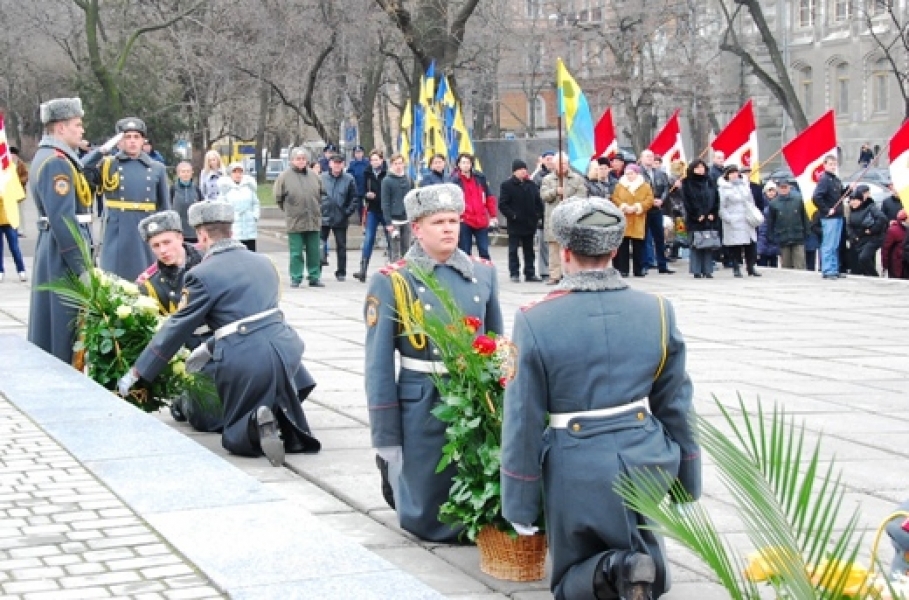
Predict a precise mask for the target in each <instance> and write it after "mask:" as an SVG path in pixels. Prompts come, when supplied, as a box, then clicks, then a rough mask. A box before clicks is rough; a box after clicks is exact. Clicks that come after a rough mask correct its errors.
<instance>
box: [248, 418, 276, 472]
mask: <svg viewBox="0 0 909 600" xmlns="http://www.w3.org/2000/svg"><path fill="white" fill-rule="evenodd" d="M248 431H249V437H250V440H251V441H252V442H254V443H257V444H258V445H259V447H260V448H261V449H262V452H263V454H265V456H266V457H267V458H268V462H270V463H271V464H272V466H273V467H280V466H281V465H283V464H284V442H282V441H281V436H280V435H279V434H278V421H277V419H276V418H275V415H274V413H273V412H271V409H270V408H269V407H267V406H265V405H264V404H263V405H262V406H260V407H259V408H257V409H256V410H255V411H254V412H253V413H252V414H251V415H250V416H249V429H248Z"/></svg>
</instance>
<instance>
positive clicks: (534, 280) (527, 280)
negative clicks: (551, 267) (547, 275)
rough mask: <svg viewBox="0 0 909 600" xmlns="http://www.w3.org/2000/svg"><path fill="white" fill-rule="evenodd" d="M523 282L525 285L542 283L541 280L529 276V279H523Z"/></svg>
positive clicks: (534, 276)
mask: <svg viewBox="0 0 909 600" xmlns="http://www.w3.org/2000/svg"><path fill="white" fill-rule="evenodd" d="M524 281H526V282H527V283H542V282H543V280H542V279H540V278H539V277H537V276H536V275H531V276H530V277H525V278H524Z"/></svg>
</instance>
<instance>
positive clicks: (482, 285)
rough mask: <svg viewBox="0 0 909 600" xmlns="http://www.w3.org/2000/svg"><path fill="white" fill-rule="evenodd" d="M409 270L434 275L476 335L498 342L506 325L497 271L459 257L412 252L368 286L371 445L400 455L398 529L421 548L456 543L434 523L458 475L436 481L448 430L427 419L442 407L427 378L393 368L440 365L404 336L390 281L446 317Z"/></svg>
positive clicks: (455, 531)
mask: <svg viewBox="0 0 909 600" xmlns="http://www.w3.org/2000/svg"><path fill="white" fill-rule="evenodd" d="M412 264H418V265H419V266H420V267H421V268H423V269H424V270H427V271H431V272H432V273H434V274H435V276H436V277H437V278H438V280H439V282H440V283H441V284H442V285H443V286H445V287H446V288H447V289H449V290H451V292H452V294H453V295H454V298H455V301H456V302H457V304H458V306H459V307H460V309H461V310H462V311H463V312H464V314H465V315H467V316H474V317H478V318H479V319H480V320H481V321H482V322H483V326H482V328H481V329H480V330H481V331H484V332H490V331H494V332H495V333H497V334H500V333H502V329H503V323H502V311H501V309H500V308H499V300H498V284H497V282H496V271H495V268H494V267H493V266H492V263H490V262H488V261H484V260H482V259H477V258H474V257H468V256H467V255H466V254H464V253H463V252H461V251H460V250H456V251H455V254H454V255H453V256H452V258H451V259H449V261H448V262H447V263H445V264H439V263H436V262H435V261H433V260H432V259H430V258H429V257H427V256H426V255H425V254H424V253H423V251H422V247H421V246H420V245H419V244H415V245H414V246H413V247H412V248H411V250H410V251H409V252H408V253H407V255H405V257H404V259H403V260H401V261H398V262H397V263H395V264H393V265H391V266H389V267H386V268H385V269H382V270H381V271H380V272H379V274H378V275H377V276H375V277H371V278H370V279H369V290H368V292H367V297H366V305H365V307H364V317H365V321H366V399H367V402H368V405H369V424H370V431H371V434H372V445H373V447H375V448H387V447H394V446H401V447H402V453H403V466H402V472H401V476H400V479H399V482H398V496H397V497H396V498H395V508H396V510H397V513H398V519H399V521H400V524H401V527H402V528H404V529H406V530H407V531H409V532H411V533H413V534H414V535H416V536H417V537H419V538H421V539H424V540H429V541H433V542H455V541H457V539H458V536H459V535H460V533H461V528H459V527H451V526H449V525H446V524H444V523H441V522H440V521H439V507H440V506H441V505H442V504H444V503H445V502H446V501H447V500H448V491H449V489H450V488H451V483H452V477H454V475H455V472H456V469H455V466H454V465H449V467H448V468H447V469H445V470H444V471H442V472H441V473H436V472H435V471H436V465H437V464H438V462H439V460H440V459H441V457H442V446H444V445H445V443H446V439H445V424H444V423H443V422H442V421H440V420H438V419H437V418H436V417H435V416H434V415H433V414H432V413H431V411H432V409H433V408H434V407H435V406H436V404H437V403H438V402H439V393H438V391H437V390H436V387H435V384H434V383H433V380H432V378H431V376H430V375H429V374H428V373H424V372H419V371H415V370H411V369H409V368H403V367H402V368H400V369H397V370H396V368H395V354H396V353H397V354H398V355H399V356H401V357H406V358H414V359H419V360H422V361H438V362H441V357H440V356H439V353H438V350H437V349H435V348H434V347H433V346H432V344H431V343H429V342H426V343H425V345H423V344H421V343H420V342H419V340H415V338H414V336H407V335H401V328H400V315H399V314H398V311H397V310H396V308H395V295H394V291H393V288H392V279H391V274H392V273H395V272H397V273H400V274H401V275H403V277H404V279H405V281H406V282H407V285H408V287H409V288H410V290H411V292H412V293H413V295H414V297H415V298H416V300H417V301H418V302H419V303H420V304H421V305H422V307H423V310H424V311H425V312H430V311H432V312H438V313H439V314H444V313H443V312H442V311H443V307H442V305H441V303H440V302H439V300H438V299H437V298H436V297H435V296H434V295H433V294H432V293H430V292H429V291H428V290H427V289H426V288H425V286H424V285H423V284H422V283H421V282H420V281H418V280H417V279H416V277H415V276H414V274H413V273H412V272H411V271H410V269H409V268H408V267H409V266H410V265H412ZM415 341H416V344H415ZM421 346H422V347H421Z"/></svg>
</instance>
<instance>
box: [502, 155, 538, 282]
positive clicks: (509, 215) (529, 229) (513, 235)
mask: <svg viewBox="0 0 909 600" xmlns="http://www.w3.org/2000/svg"><path fill="white" fill-rule="evenodd" d="M511 172H512V176H511V178H510V179H508V180H506V181H503V182H502V185H501V187H500V188H499V212H501V213H502V214H503V215H505V218H506V219H507V222H508V272H509V274H510V275H511V280H512V281H513V282H515V283H517V282H519V281H521V278H520V270H521V263H520V261H519V260H518V247H519V246H520V247H521V249H522V251H523V254H524V280H525V281H536V282H539V281H543V280H542V279H540V278H539V277H537V276H536V274H535V273H534V262H535V261H534V256H533V236H534V233H536V230H537V223H539V222H540V219H542V218H543V212H544V209H543V200H542V199H541V198H540V188H538V187H537V185H536V184H535V183H534V182H533V181H532V180H531V179H530V177H529V175H528V173H527V163H525V162H524V161H523V160H521V159H519V158H516V159H515V160H514V161H512V163H511Z"/></svg>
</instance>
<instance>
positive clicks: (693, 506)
mask: <svg viewBox="0 0 909 600" xmlns="http://www.w3.org/2000/svg"><path fill="white" fill-rule="evenodd" d="M672 509H673V510H674V511H675V513H676V514H677V515H679V516H680V517H681V518H683V519H685V520H686V521H690V520H692V519H694V518H696V516H697V514H698V512H700V510H701V508H700V507H699V506H698V503H697V502H677V503H674V504H673V505H672Z"/></svg>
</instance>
